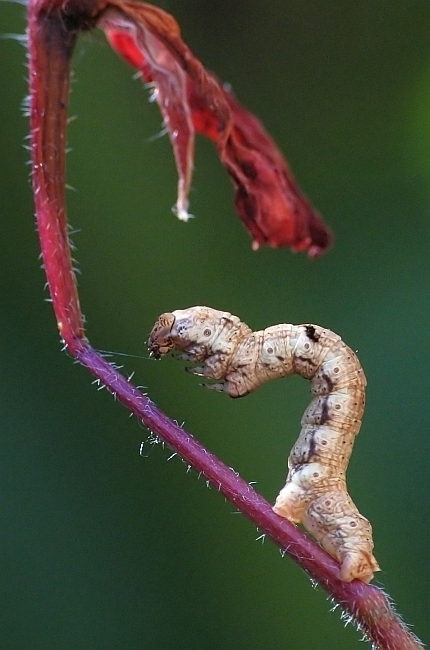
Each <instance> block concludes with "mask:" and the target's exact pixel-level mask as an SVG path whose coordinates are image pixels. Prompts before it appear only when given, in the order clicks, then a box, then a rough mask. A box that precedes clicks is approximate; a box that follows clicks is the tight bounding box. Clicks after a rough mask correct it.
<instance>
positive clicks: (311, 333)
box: [305, 325, 320, 343]
mask: <svg viewBox="0 0 430 650" xmlns="http://www.w3.org/2000/svg"><path fill="white" fill-rule="evenodd" d="M305 330H306V336H307V337H308V339H310V340H311V341H314V343H316V342H317V341H319V338H320V337H319V334H317V332H316V329H315V327H314V326H313V325H305Z"/></svg>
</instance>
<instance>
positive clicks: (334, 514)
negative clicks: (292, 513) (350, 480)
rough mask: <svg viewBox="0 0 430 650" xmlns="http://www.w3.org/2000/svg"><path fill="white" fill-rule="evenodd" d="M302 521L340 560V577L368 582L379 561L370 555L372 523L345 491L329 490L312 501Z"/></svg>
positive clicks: (329, 551) (377, 569)
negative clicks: (359, 510)
mask: <svg viewBox="0 0 430 650" xmlns="http://www.w3.org/2000/svg"><path fill="white" fill-rule="evenodd" d="M302 523H303V525H304V527H305V528H306V530H308V531H309V532H310V533H311V534H312V535H313V536H314V537H315V539H317V540H318V542H320V544H321V546H322V547H323V548H324V549H325V550H326V551H327V553H329V554H330V555H331V556H332V557H334V558H335V560H337V561H338V562H339V563H340V565H341V566H340V575H339V577H340V579H341V580H344V581H345V582H351V581H352V580H355V579H358V580H362V581H363V582H370V581H371V580H372V579H373V573H374V572H375V571H379V565H378V563H377V561H376V559H375V558H374V556H373V552H372V551H373V541H372V526H371V525H370V523H369V521H368V520H367V519H366V518H365V517H363V515H361V514H360V513H359V512H358V510H357V508H356V506H355V504H354V502H353V501H352V499H351V497H350V496H349V495H348V493H346V492H342V491H330V492H326V493H325V494H322V495H321V496H319V497H318V498H317V499H315V500H314V501H312V503H311V504H310V505H309V507H308V508H307V510H306V511H305V513H304V515H303V518H302Z"/></svg>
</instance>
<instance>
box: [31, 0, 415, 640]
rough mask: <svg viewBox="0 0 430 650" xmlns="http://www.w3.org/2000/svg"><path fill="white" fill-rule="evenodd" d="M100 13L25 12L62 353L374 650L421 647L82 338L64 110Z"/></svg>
mask: <svg viewBox="0 0 430 650" xmlns="http://www.w3.org/2000/svg"><path fill="white" fill-rule="evenodd" d="M100 1H102V0H100ZM105 7H106V3H104V2H103V6H102V5H101V4H100V3H99V0H69V2H61V1H59V0H53V1H52V0H30V2H29V6H28V42H29V70H30V128H31V151H32V180H33V192H34V201H35V207H36V218H37V227H38V231H39V237H40V244H41V249H42V256H43V262H44V266H45V271H46V276H47V281H48V286H49V290H50V294H51V298H52V302H53V306H54V311H55V316H56V319H57V324H58V328H59V331H60V334H61V337H62V339H63V341H64V343H65V346H66V349H67V350H68V352H69V353H70V354H71V355H72V356H73V357H75V358H76V359H77V360H78V361H79V362H80V363H81V364H82V365H83V366H85V367H86V368H88V370H89V371H90V372H91V373H92V374H93V375H94V376H95V377H96V378H97V379H98V380H99V381H100V382H101V383H102V384H103V385H105V386H106V387H107V388H108V390H109V391H110V392H111V393H112V394H113V395H114V396H115V397H116V399H117V400H118V401H120V402H121V403H122V404H123V405H124V406H125V407H126V408H128V409H129V410H130V411H131V412H132V413H134V414H135V415H136V417H137V418H139V420H140V421H141V422H143V423H144V424H145V425H146V426H147V427H148V428H149V429H151V430H152V431H154V432H156V433H157V434H158V435H159V436H160V438H162V439H163V440H164V441H165V442H166V443H167V445H169V447H171V448H172V449H173V450H175V451H176V452H177V453H178V454H179V455H180V456H181V457H182V458H183V460H184V461H185V462H186V463H187V464H189V465H190V466H191V467H192V468H193V469H194V470H195V471H196V472H200V473H202V474H203V475H204V476H205V477H206V478H207V479H208V480H209V481H210V482H211V484H212V485H213V486H214V487H215V488H216V489H217V490H219V491H220V492H221V493H222V494H223V495H224V496H225V497H226V498H227V499H228V500H229V501H231V502H232V503H233V504H234V505H235V506H236V507H237V508H238V509H239V510H240V511H241V512H243V514H245V515H246V516H247V517H248V518H249V519H250V520H251V521H252V522H253V523H254V524H255V525H256V526H257V527H258V528H259V529H260V530H261V531H262V532H264V533H265V534H266V535H268V536H269V537H270V538H271V539H272V540H273V541H274V542H275V543H276V544H277V545H278V546H279V547H280V548H281V549H283V550H284V551H285V553H287V554H288V555H289V556H290V557H291V558H292V559H293V560H295V561H296V562H297V563H298V564H299V565H300V566H301V567H302V568H303V569H304V570H305V571H306V572H307V573H308V574H309V575H310V576H311V577H312V578H313V579H314V580H316V581H317V582H318V583H319V584H320V585H321V586H322V587H323V588H324V589H325V590H326V591H327V592H328V593H329V594H330V596H332V597H333V599H334V600H335V601H336V602H337V603H339V604H340V606H341V607H342V608H343V610H344V611H345V612H346V613H347V615H350V616H351V618H352V619H353V620H354V622H355V624H356V625H357V627H358V628H359V629H360V630H361V631H362V632H363V633H365V634H366V635H367V636H368V638H369V639H370V640H371V641H372V642H373V643H374V644H375V646H376V647H378V648H380V649H381V650H417V649H418V648H421V647H422V645H421V644H420V642H419V641H418V639H416V637H414V635H413V634H412V633H411V632H409V630H408V629H407V628H406V627H405V626H404V625H403V624H402V622H401V620H400V619H399V617H398V616H397V615H396V614H395V612H394V611H393V609H392V607H391V605H390V603H389V600H388V598H387V597H386V595H385V594H384V593H383V591H381V590H380V589H378V588H376V587H374V586H372V585H366V584H364V583H362V582H360V581H354V582H352V583H345V582H342V581H340V580H339V579H338V574H339V567H338V565H337V563H336V562H335V561H334V560H333V559H332V558H331V557H330V556H329V555H327V553H325V551H323V550H322V549H321V548H320V547H319V546H318V545H317V544H315V543H314V542H313V541H312V540H310V539H309V538H308V537H307V536H306V535H305V534H304V533H302V532H301V531H300V530H299V529H297V528H296V527H295V526H294V525H293V524H291V523H290V522H288V521H287V520H285V519H283V518H281V517H279V516H278V515H276V514H275V513H274V512H273V510H272V508H271V505H270V504H269V503H268V502H267V501H265V500H264V499H263V497H261V496H260V495H259V494H257V493H256V492H255V491H254V490H253V489H252V487H251V486H250V485H248V483H246V482H245V481H244V480H243V479H241V478H240V477H239V476H237V475H236V474H235V472H233V471H232V470H231V469H230V468H228V467H227V466H226V465H224V464H223V463H222V462H221V461H220V460H219V459H218V458H217V457H216V456H214V455H213V454H211V453H210V452H209V451H207V450H206V449H205V448H204V447H203V446H202V445H201V444H200V443H199V442H197V441H196V440H195V439H194V438H193V436H192V435H191V434H189V433H187V432H186V431H185V430H183V429H182V428H181V427H179V426H178V425H176V424H175V423H174V422H172V421H171V420H170V419H169V418H168V417H167V416H166V415H165V414H164V413H162V412H161V411H160V410H159V409H158V408H157V407H156V406H155V405H154V404H153V403H152V402H151V400H150V399H149V398H148V397H147V396H145V395H143V394H142V393H141V392H140V391H139V390H138V389H137V388H135V387H134V386H133V385H132V384H131V383H130V382H129V381H128V380H127V379H126V378H125V377H123V376H122V375H121V374H120V373H119V372H118V370H116V369H115V368H113V367H112V366H111V365H110V364H109V363H107V362H106V361H105V359H104V358H103V357H102V356H101V355H100V354H99V353H98V352H96V351H95V350H94V349H92V348H91V347H90V345H89V343H88V341H87V339H86V338H85V334H84V328H83V317H82V313H81V310H80V306H79V297H78V292H77V288H76V282H75V277H74V273H73V267H72V257H71V253H70V245H69V239H68V231H67V219H66V209H65V142H66V127H67V106H68V93H69V73H70V60H71V55H72V52H73V47H74V44H75V41H76V38H77V36H78V34H79V32H80V31H83V30H85V29H89V28H91V27H92V26H93V25H94V24H95V21H96V19H97V18H98V17H99V15H100V13H101V12H102V11H103V10H104V9H105Z"/></svg>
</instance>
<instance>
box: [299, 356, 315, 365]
mask: <svg viewBox="0 0 430 650" xmlns="http://www.w3.org/2000/svg"><path fill="white" fill-rule="evenodd" d="M296 359H298V360H299V361H302V362H303V363H307V364H308V366H316V365H317V364H316V363H315V361H312V359H309V357H296Z"/></svg>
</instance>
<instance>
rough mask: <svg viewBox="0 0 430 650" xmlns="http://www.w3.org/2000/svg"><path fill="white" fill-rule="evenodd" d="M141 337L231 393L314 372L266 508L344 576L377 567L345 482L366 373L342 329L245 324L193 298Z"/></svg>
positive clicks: (366, 574)
mask: <svg viewBox="0 0 430 650" xmlns="http://www.w3.org/2000/svg"><path fill="white" fill-rule="evenodd" d="M148 347H149V350H150V351H151V353H152V354H153V355H154V356H155V357H157V358H161V357H162V356H164V355H165V354H166V353H167V352H169V350H178V351H180V352H181V353H182V354H180V356H179V358H180V359H182V360H184V361H192V362H203V365H201V366H197V367H191V368H188V371H189V372H191V373H193V374H196V375H200V376H204V377H207V378H208V379H214V380H221V381H218V382H216V383H211V384H207V387H208V388H211V389H213V390H218V391H223V392H225V393H227V394H228V395H230V396H231V397H241V396H244V395H247V394H248V393H250V392H252V391H254V390H256V389H257V388H258V387H259V386H261V385H262V384H263V383H264V382H266V381H268V380H269V379H276V378H281V377H287V376H288V375H291V374H293V373H298V374H299V375H301V376H302V377H304V378H305V379H309V380H310V381H311V392H312V395H313V397H312V401H311V403H310V404H309V406H308V408H307V409H306V411H305V413H304V415H303V418H302V421H301V425H302V429H301V432H300V435H299V438H298V440H297V442H296V443H295V445H294V447H293V449H292V451H291V453H290V456H289V459H288V469H289V472H288V476H287V481H286V484H285V487H283V488H282V490H281V491H280V493H279V495H278V497H277V499H276V502H275V505H274V507H273V509H274V511H275V512H276V513H277V514H279V515H281V516H282V517H286V518H287V519H290V520H291V521H294V522H298V523H299V522H301V523H302V524H303V525H304V527H305V528H306V529H307V530H308V531H309V532H310V533H312V535H313V536H314V537H315V538H316V539H317V540H318V541H319V542H320V544H321V545H322V546H323V547H324V548H325V550H326V551H327V552H328V553H329V554H330V555H331V556H332V557H334V558H335V559H336V560H337V561H338V562H340V565H341V567H340V579H341V580H344V581H346V582H350V581H351V580H354V579H355V578H358V579H360V580H363V581H364V582H370V581H371V580H372V578H373V572H374V571H378V570H379V566H378V563H377V562H376V560H375V558H374V556H373V553H372V551H373V540H372V527H371V525H370V523H369V521H368V520H367V519H365V517H363V516H362V515H361V514H360V513H359V512H358V510H357V508H356V506H355V504H354V503H353V501H352V499H351V497H350V496H349V494H348V492H347V487H346V469H347V466H348V462H349V458H350V456H351V451H352V446H353V444H354V439H355V436H356V435H357V434H358V432H359V429H360V426H361V418H362V415H363V411H364V403H365V395H364V389H365V386H366V378H365V376H364V372H363V370H362V368H361V365H360V362H359V361H358V358H357V357H356V355H355V354H354V352H353V351H352V350H351V349H350V348H349V347H348V346H347V345H346V344H345V343H344V342H343V341H342V340H341V338H340V336H338V335H337V334H335V333H334V332H332V331H330V330H328V329H325V328H323V327H319V326H318V325H307V324H305V325H288V324H281V325H275V326H273V327H268V328H266V329H264V330H261V331H258V332H252V330H251V329H250V328H249V327H248V326H247V325H246V324H245V323H243V322H241V321H240V320H239V318H237V316H233V315H232V314H230V313H228V312H223V311H218V310H216V309H211V308H210V307H190V308H189V309H184V310H176V311H174V312H172V313H165V314H162V315H161V316H160V317H159V318H158V319H157V321H156V323H155V325H154V327H153V329H152V331H151V334H150V337H149V341H148Z"/></svg>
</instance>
